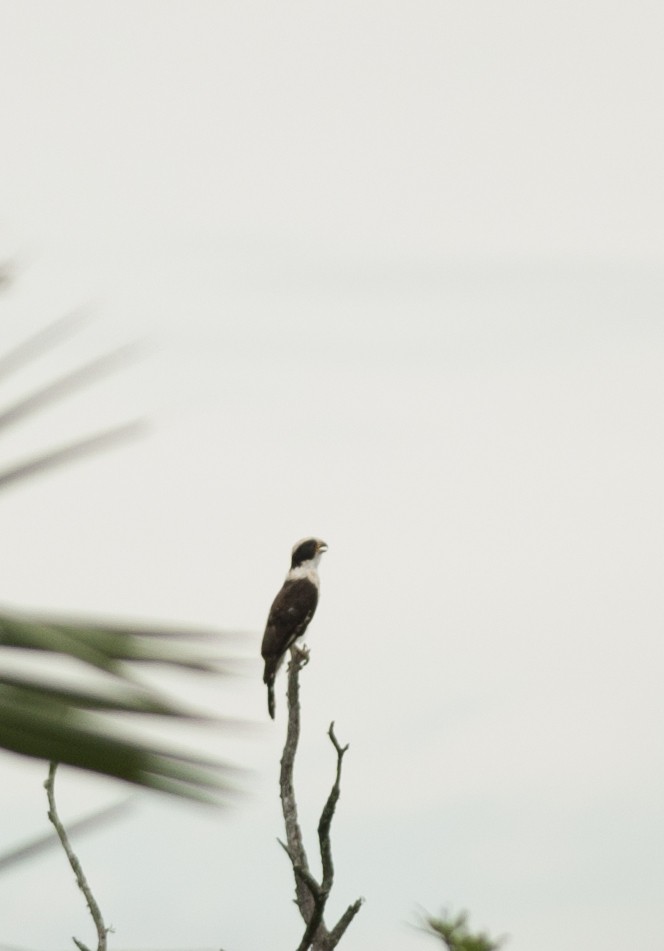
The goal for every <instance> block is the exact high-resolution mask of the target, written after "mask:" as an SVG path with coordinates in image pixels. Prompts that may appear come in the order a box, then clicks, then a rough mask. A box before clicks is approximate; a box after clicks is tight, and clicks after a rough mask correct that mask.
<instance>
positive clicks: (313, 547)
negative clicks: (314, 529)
mask: <svg viewBox="0 0 664 951" xmlns="http://www.w3.org/2000/svg"><path fill="white" fill-rule="evenodd" d="M324 551H327V545H326V544H325V542H324V541H322V540H321V539H320V538H302V539H301V540H300V541H299V542H295V544H294V545H293V555H292V558H291V568H299V567H300V565H303V564H304V563H305V562H306V561H312V562H313V563H314V565H317V564H318V562H319V561H320V556H321V555H322V554H323V552H324Z"/></svg>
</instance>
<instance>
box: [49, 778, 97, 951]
mask: <svg viewBox="0 0 664 951" xmlns="http://www.w3.org/2000/svg"><path fill="white" fill-rule="evenodd" d="M57 768H58V764H57V763H51V765H50V766H49V770H48V779H47V780H46V782H45V783H44V788H45V789H46V793H47V796H48V818H49V820H50V822H51V823H52V824H53V826H54V828H55V831H56V832H57V834H58V838H59V839H60V842H61V843H62V848H63V849H64V850H65V854H66V856H67V859H68V860H69V864H70V865H71V867H72V871H73V873H74V875H75V877H76V884H77V885H78V887H79V888H80V889H81V891H82V892H83V894H84V896H85V900H86V902H87V905H88V908H89V909H90V914H91V915H92V920H93V922H94V925H95V928H96V929H97V951H106V935H107V934H108V931H109V929H108V928H107V927H106V925H105V924H104V919H103V918H102V915H101V911H100V910H99V905H98V904H97V902H96V900H95V897H94V895H93V894H92V891H91V889H90V886H89V885H88V882H87V879H86V877H85V875H84V874H83V869H82V868H81V863H80V862H79V860H78V858H77V856H76V854H75V853H74V850H73V849H72V847H71V845H70V842H69V837H68V836H67V830H66V829H65V827H64V826H63V824H62V822H61V821H60V818H59V817H58V812H57V809H56V806H55V772H56V770H57ZM73 941H74V944H75V945H76V946H77V947H78V948H79V951H88V949H87V948H86V946H85V945H84V944H83V943H82V942H81V941H77V939H76V938H74V939H73Z"/></svg>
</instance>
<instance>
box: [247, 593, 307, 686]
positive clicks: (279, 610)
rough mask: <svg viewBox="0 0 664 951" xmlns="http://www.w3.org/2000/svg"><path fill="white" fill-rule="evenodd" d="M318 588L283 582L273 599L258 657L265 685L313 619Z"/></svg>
mask: <svg viewBox="0 0 664 951" xmlns="http://www.w3.org/2000/svg"><path fill="white" fill-rule="evenodd" d="M317 604H318V588H317V587H316V585H315V584H312V582H311V581H309V580H308V579H307V578H298V579H297V580H295V581H286V582H285V583H284V586H283V588H282V589H281V591H280V592H279V594H278V595H277V596H276V598H275V599H274V602H273V604H272V607H271V608H270V614H269V616H268V619H267V625H266V627H265V634H264V635H263V645H262V647H261V654H262V655H263V658H264V659H265V682H266V683H267V682H268V674H269V672H270V671H272V677H274V672H276V668H277V666H278V664H279V661H280V660H281V658H282V657H283V655H284V654H285V653H286V651H287V650H288V648H289V647H290V646H291V644H292V643H293V641H295V640H296V639H297V638H298V637H301V636H302V635H303V634H304V632H305V631H306V629H307V626H308V624H309V621H310V620H311V619H312V617H313V616H314V612H315V610H316V605H317Z"/></svg>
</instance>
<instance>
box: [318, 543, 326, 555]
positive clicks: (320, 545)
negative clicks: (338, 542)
mask: <svg viewBox="0 0 664 951" xmlns="http://www.w3.org/2000/svg"><path fill="white" fill-rule="evenodd" d="M318 551H319V553H320V554H321V555H322V554H323V552H324V551H327V543H326V542H318Z"/></svg>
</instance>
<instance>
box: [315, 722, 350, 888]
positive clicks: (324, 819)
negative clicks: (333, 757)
mask: <svg viewBox="0 0 664 951" xmlns="http://www.w3.org/2000/svg"><path fill="white" fill-rule="evenodd" d="M327 735H328V736H329V738H330V740H331V742H332V745H333V746H334V748H335V750H336V751H337V775H336V779H335V781H334V785H333V786H332V789H331V790H330V795H329V796H328V797H327V802H326V803H325V806H324V807H323V812H322V813H321V817H320V822H319V823H318V841H319V843H320V857H321V862H322V865H323V882H322V885H323V888H324V889H325V890H326V891H328V892H329V891H330V890H331V888H332V884H333V882H334V864H333V862H332V845H331V843H330V826H331V825H332V818H333V817H334V810H335V809H336V807H337V802H338V800H339V793H340V791H341V790H340V783H341V762H342V760H343V757H344V753H345V752H346V750H347V749H348V744H346V746H344V747H343V748H342V747H341V746H340V745H339V743H338V741H337V738H336V736H335V735H334V721H333V722H332V723H330V729H329V730H328V731H327Z"/></svg>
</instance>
